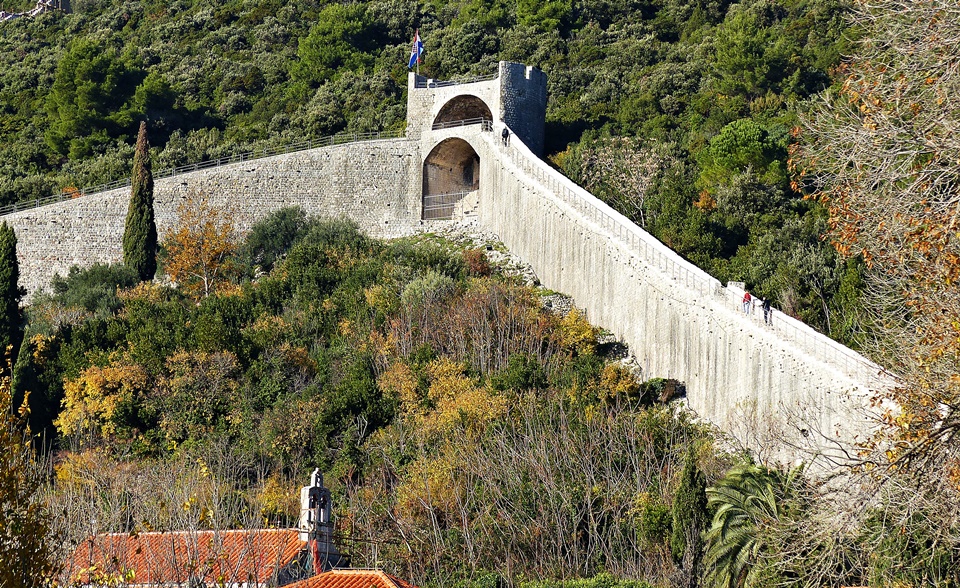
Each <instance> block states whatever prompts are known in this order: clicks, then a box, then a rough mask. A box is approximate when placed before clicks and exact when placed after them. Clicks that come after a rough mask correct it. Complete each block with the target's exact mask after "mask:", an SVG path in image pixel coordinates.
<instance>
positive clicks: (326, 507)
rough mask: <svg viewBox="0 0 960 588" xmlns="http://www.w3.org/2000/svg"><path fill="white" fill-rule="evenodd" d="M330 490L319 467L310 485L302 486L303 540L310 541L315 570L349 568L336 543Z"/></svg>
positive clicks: (301, 531)
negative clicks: (325, 484)
mask: <svg viewBox="0 0 960 588" xmlns="http://www.w3.org/2000/svg"><path fill="white" fill-rule="evenodd" d="M332 510H333V509H332V505H331V501H330V490H329V489H328V488H327V487H326V486H324V485H323V474H321V473H320V469H319V468H317V469H315V470H313V474H312V475H311V476H310V485H309V486H304V487H303V488H301V489H300V524H299V525H298V530H299V531H300V540H301V541H306V542H308V544H309V546H310V552H311V554H312V556H313V557H312V559H313V567H314V571H315V573H320V572H324V571H327V570H331V569H333V568H340V567H348V566H349V565H350V562H349V559H348V558H347V557H346V556H345V555H343V554H341V553H340V551H339V550H338V549H337V546H336V544H335V543H334V542H333V521H332V519H331V513H332Z"/></svg>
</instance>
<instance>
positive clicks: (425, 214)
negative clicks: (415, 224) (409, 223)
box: [421, 137, 480, 220]
mask: <svg viewBox="0 0 960 588" xmlns="http://www.w3.org/2000/svg"><path fill="white" fill-rule="evenodd" d="M479 189H480V156H479V155H477V152H476V151H475V150H474V149H473V147H472V146H471V145H470V143H467V142H466V141H464V140H463V139H460V138H457V137H451V138H449V139H444V140H443V141H441V142H440V143H438V144H437V145H436V147H434V148H433V149H432V150H431V151H430V154H429V155H427V158H426V159H425V160H424V162H423V192H422V195H423V200H422V204H423V210H422V214H421V218H422V219H424V220H442V219H451V218H454V216H455V215H456V214H457V211H458V209H459V210H460V211H461V212H462V206H460V202H461V201H462V200H463V199H464V197H465V196H466V195H467V194H468V193H471V192H476V191H477V190H479Z"/></svg>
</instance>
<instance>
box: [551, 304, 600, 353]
mask: <svg viewBox="0 0 960 588" xmlns="http://www.w3.org/2000/svg"><path fill="white" fill-rule="evenodd" d="M558 338H559V343H560V346H561V347H563V348H564V349H566V350H568V351H571V352H574V353H577V354H578V355H590V354H592V353H593V352H594V351H595V350H596V348H597V328H596V327H594V326H593V325H591V324H590V323H589V322H588V321H587V318H586V317H585V316H583V313H581V312H580V310H579V309H577V308H576V307H574V308H573V309H572V310H571V311H570V312H568V313H567V316H565V317H563V319H561V320H560V329H559V335H558Z"/></svg>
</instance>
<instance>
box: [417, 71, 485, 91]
mask: <svg viewBox="0 0 960 588" xmlns="http://www.w3.org/2000/svg"><path fill="white" fill-rule="evenodd" d="M498 77H500V73H499V72H497V73H495V74H489V75H485V76H477V77H473V78H463V79H460V80H444V81H442V82H441V81H437V80H433V79H426V80H423V81H420V80H417V81H416V83H415V84H414V86H413V87H414V88H446V87H448V86H460V85H462V84H475V83H476V82H488V81H490V80H495V79H497V78H498Z"/></svg>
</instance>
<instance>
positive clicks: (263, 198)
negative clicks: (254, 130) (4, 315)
mask: <svg viewBox="0 0 960 588" xmlns="http://www.w3.org/2000/svg"><path fill="white" fill-rule="evenodd" d="M418 153H419V150H418V143H417V142H416V141H412V140H409V139H406V138H400V139H383V140H370V141H360V142H355V143H347V144H344V145H336V146H330V147H323V148H318V149H310V150H305V151H298V152H294V153H288V154H284V155H277V156H274V157H268V158H262V159H254V160H251V161H238V162H235V163H231V164H229V165H223V166H216V167H211V168H207V169H203V170H201V171H196V172H193V173H184V174H180V175H175V176H171V177H166V178H160V179H157V180H156V181H155V183H154V184H155V185H154V211H155V214H156V220H157V232H158V233H159V235H160V238H161V240H162V239H163V236H164V235H166V234H167V233H168V232H169V231H170V230H171V229H172V228H173V227H175V226H176V224H177V211H178V208H179V206H180V204H181V203H182V202H183V201H184V200H185V199H186V198H187V197H188V195H190V194H194V195H202V196H203V197H204V198H206V200H207V201H208V202H209V203H210V204H211V205H213V206H217V207H221V208H228V209H229V210H231V211H233V213H234V218H235V221H236V226H237V229H238V230H239V231H241V232H244V231H246V230H247V229H249V228H250V226H251V225H252V224H253V223H254V222H256V221H257V220H259V219H261V218H263V217H265V216H267V215H268V214H270V213H271V212H274V211H276V210H278V209H280V208H284V207H287V206H300V207H302V208H303V209H304V210H305V211H307V213H309V214H312V215H315V216H325V217H340V216H346V217H349V218H351V219H353V220H355V221H356V222H357V223H358V224H359V225H360V226H361V227H362V228H363V229H364V230H365V231H367V232H369V233H370V234H372V235H375V236H379V237H386V238H390V237H397V236H400V235H405V234H410V233H411V232H413V231H415V230H417V229H418V228H419V225H420V221H419V219H420V176H419V174H418V173H416V172H417V170H418V169H419V164H420V162H419V161H417V159H418ZM129 199H130V188H129V187H123V188H117V189H114V190H110V191H107V192H101V193H98V194H91V195H88V196H83V197H80V198H75V199H72V200H66V201H63V202H58V203H55V204H51V205H49V206H43V207H40V208H34V209H30V210H25V211H22V212H17V213H14V214H10V215H7V216H4V217H2V220H5V221H6V222H8V223H10V224H11V226H13V228H14V229H15V230H16V233H17V252H18V257H19V261H20V272H21V284H22V285H23V286H24V287H25V288H27V291H28V292H30V293H32V292H35V291H37V290H38V289H40V288H42V287H45V286H47V285H49V283H50V280H51V278H52V277H53V275H54V274H60V275H66V274H67V272H68V271H69V269H70V267H71V266H73V265H80V266H89V265H92V264H94V263H97V262H102V263H111V262H116V261H119V260H120V259H122V257H123V251H122V244H121V236H122V235H123V226H124V222H125V219H126V214H127V204H128V201H129Z"/></svg>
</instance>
